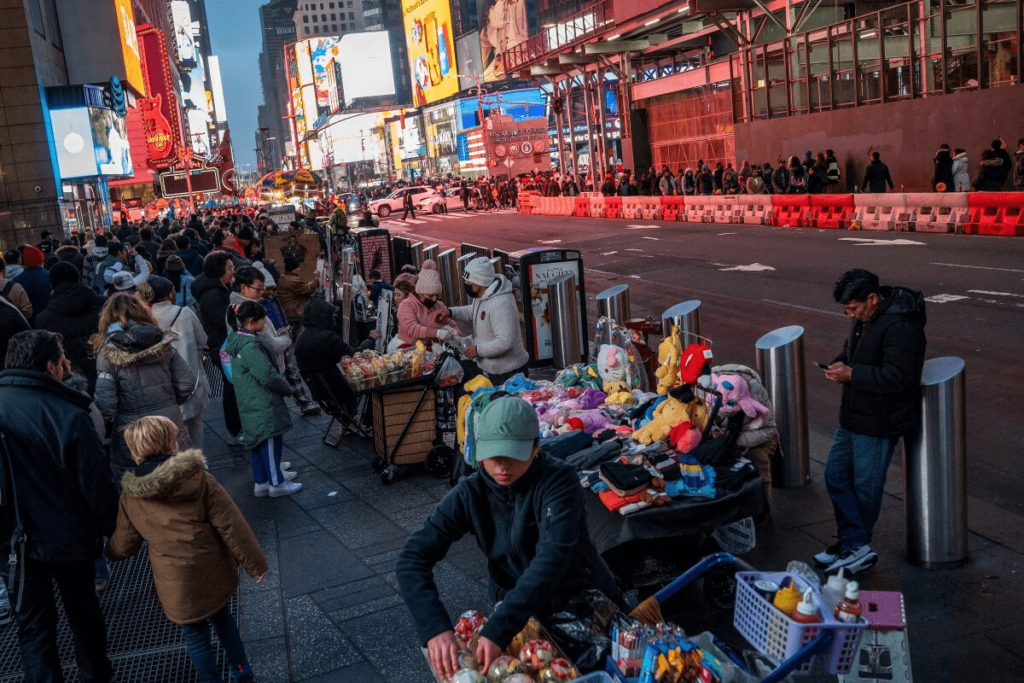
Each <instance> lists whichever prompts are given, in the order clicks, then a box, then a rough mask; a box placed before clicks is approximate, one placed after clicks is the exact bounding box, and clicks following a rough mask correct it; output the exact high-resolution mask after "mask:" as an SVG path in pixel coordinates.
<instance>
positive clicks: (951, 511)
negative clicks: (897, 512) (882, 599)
mask: <svg viewBox="0 0 1024 683" xmlns="http://www.w3.org/2000/svg"><path fill="white" fill-rule="evenodd" d="M966 391H967V379H966V372H965V363H964V361H963V359H962V358H954V357H949V356H947V357H944V358H932V359H931V360H927V361H925V363H924V369H923V371H922V372H921V422H920V424H919V425H918V429H917V431H915V432H914V433H912V434H908V435H907V436H906V437H905V438H904V440H903V445H904V447H905V454H904V457H905V462H904V467H903V475H904V484H903V494H904V495H903V506H904V510H905V511H906V519H907V556H908V557H909V559H910V561H911V562H913V563H914V564H916V565H918V566H920V567H924V568H926V569H951V568H953V567H959V566H960V565H962V564H963V563H964V562H966V561H967V458H966V456H967V436H966V433H967V429H966V428H967V402H966V398H965V396H966Z"/></svg>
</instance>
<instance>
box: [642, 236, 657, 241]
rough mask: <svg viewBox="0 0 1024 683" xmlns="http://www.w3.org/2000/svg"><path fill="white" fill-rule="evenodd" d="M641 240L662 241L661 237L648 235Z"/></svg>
mask: <svg viewBox="0 0 1024 683" xmlns="http://www.w3.org/2000/svg"><path fill="white" fill-rule="evenodd" d="M641 239H645V240H660V239H661V238H660V237H648V236H647V235H644V236H643V237H642V238H641Z"/></svg>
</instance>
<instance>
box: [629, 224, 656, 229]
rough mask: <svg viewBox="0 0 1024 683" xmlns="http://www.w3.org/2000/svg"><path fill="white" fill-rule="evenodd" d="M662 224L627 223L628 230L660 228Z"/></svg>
mask: <svg viewBox="0 0 1024 683" xmlns="http://www.w3.org/2000/svg"><path fill="white" fill-rule="evenodd" d="M660 228H661V226H660V225H627V226H626V230H658V229H660Z"/></svg>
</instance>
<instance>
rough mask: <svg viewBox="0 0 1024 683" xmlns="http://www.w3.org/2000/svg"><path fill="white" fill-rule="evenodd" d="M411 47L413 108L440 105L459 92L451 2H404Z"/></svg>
mask: <svg viewBox="0 0 1024 683" xmlns="http://www.w3.org/2000/svg"><path fill="white" fill-rule="evenodd" d="M402 16H403V17H404V21H405V41H406V44H407V45H408V47H409V68H410V70H411V72H412V89H413V106H416V107H421V106H423V105H425V104H430V103H432V102H437V101H438V100H441V99H444V98H445V97H450V96H452V95H454V94H455V93H457V92H458V91H459V77H458V73H457V71H456V68H455V43H454V42H453V41H452V13H451V8H450V7H449V5H448V0H402Z"/></svg>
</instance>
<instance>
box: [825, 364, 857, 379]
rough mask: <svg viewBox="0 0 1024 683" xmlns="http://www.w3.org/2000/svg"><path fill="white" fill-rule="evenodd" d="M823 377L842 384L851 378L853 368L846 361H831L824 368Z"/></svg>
mask: <svg viewBox="0 0 1024 683" xmlns="http://www.w3.org/2000/svg"><path fill="white" fill-rule="evenodd" d="M825 377H827V378H828V379H830V380H832V381H833V382H839V383H840V384H843V383H845V382H849V381H850V380H852V379H853V368H851V367H850V366H849V365H847V364H846V363H833V364H832V365H830V366H828V369H827V370H825Z"/></svg>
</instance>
